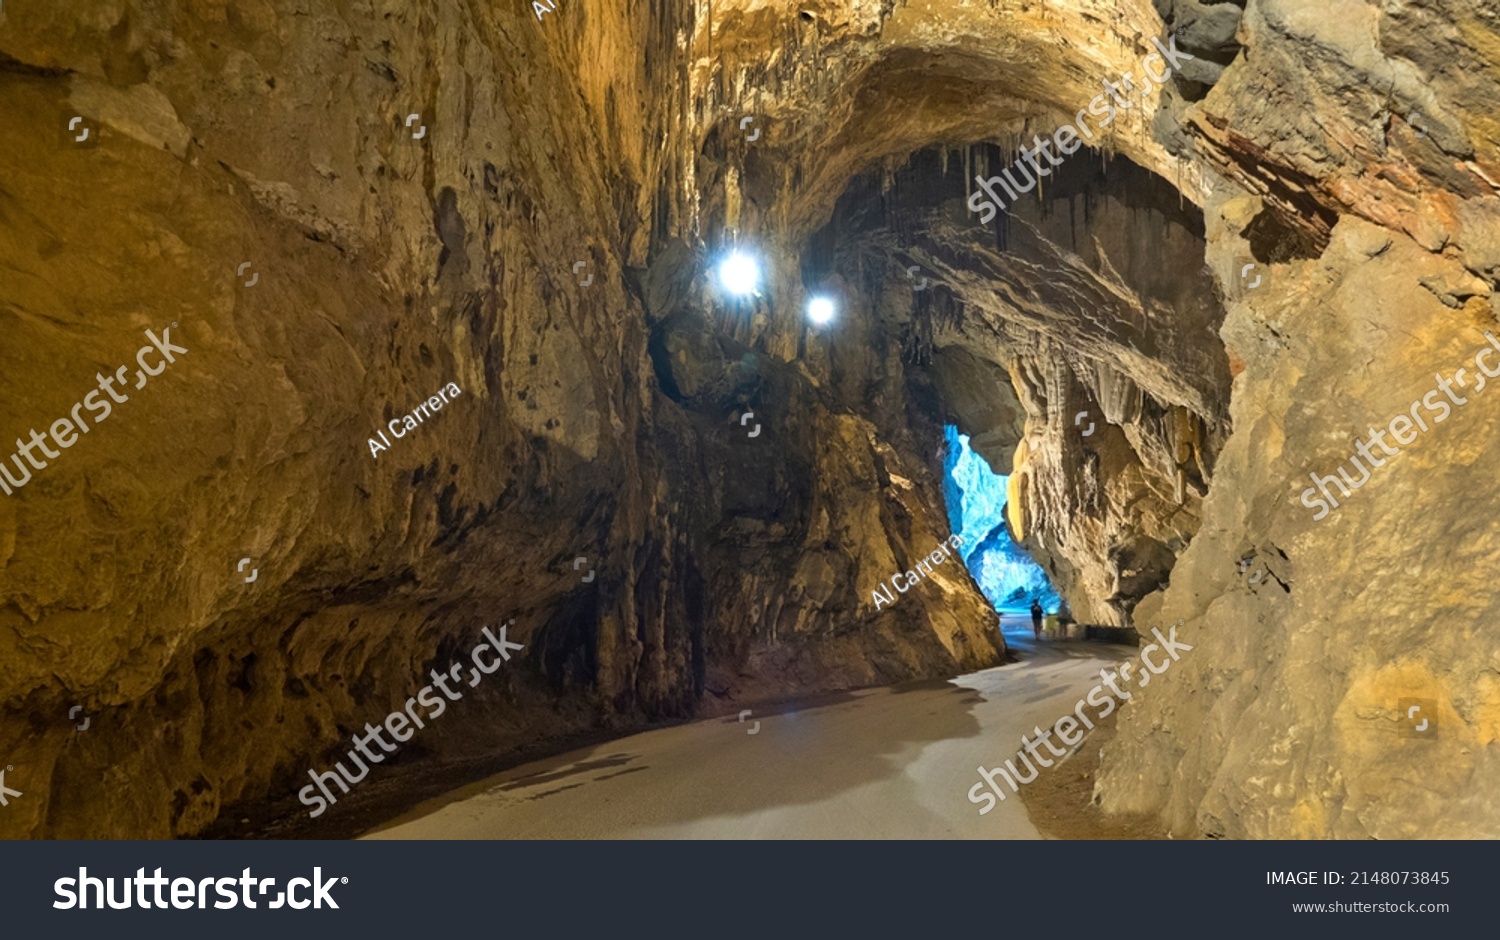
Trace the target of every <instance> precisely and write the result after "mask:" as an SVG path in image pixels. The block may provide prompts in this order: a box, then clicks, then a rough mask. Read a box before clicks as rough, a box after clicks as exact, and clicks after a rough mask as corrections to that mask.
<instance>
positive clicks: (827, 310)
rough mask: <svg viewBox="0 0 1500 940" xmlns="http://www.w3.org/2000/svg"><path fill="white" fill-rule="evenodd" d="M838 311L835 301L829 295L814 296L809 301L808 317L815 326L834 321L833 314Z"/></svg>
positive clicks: (825, 324)
mask: <svg viewBox="0 0 1500 940" xmlns="http://www.w3.org/2000/svg"><path fill="white" fill-rule="evenodd" d="M836 312H837V308H835V307H834V304H833V301H832V300H829V299H828V298H827V297H814V298H812V299H811V300H809V301H808V302H807V318H808V319H809V320H811V321H812V322H813V324H814V325H815V326H827V325H828V324H830V323H832V322H833V315H834V314H835V313H836Z"/></svg>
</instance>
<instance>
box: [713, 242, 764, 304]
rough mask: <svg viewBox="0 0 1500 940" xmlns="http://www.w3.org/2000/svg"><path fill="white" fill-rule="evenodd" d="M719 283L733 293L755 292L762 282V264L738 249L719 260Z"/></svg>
mask: <svg viewBox="0 0 1500 940" xmlns="http://www.w3.org/2000/svg"><path fill="white" fill-rule="evenodd" d="M719 283H720V284H722V285H724V289H725V290H727V291H729V292H730V293H731V294H741V295H743V294H753V293H755V288H756V285H758V284H759V283H760V266H759V265H757V264H756V263H755V259H753V258H750V257H748V256H747V255H742V254H740V253H739V252H738V251H736V252H733V253H732V254H730V255H729V257H727V258H725V259H724V260H723V261H721V262H719Z"/></svg>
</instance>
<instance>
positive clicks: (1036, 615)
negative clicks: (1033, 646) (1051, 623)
mask: <svg viewBox="0 0 1500 940" xmlns="http://www.w3.org/2000/svg"><path fill="white" fill-rule="evenodd" d="M1031 629H1033V630H1035V631H1036V638H1037V639H1038V640H1040V639H1041V638H1042V604H1041V602H1040V601H1038V600H1035V599H1033V600H1032V602H1031Z"/></svg>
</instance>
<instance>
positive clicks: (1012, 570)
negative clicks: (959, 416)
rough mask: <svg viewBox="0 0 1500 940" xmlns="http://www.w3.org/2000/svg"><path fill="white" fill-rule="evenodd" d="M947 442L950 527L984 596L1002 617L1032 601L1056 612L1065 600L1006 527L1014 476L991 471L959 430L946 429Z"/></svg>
mask: <svg viewBox="0 0 1500 940" xmlns="http://www.w3.org/2000/svg"><path fill="white" fill-rule="evenodd" d="M943 442H944V445H945V446H944V451H943V503H944V505H945V506H946V507H947V510H948V523H949V526H950V527H951V528H952V530H953V533H954V534H955V535H957V536H959V538H961V539H963V547H962V548H961V549H960V550H959V551H960V553H961V557H962V558H963V562H964V566H965V567H966V568H968V569H969V573H970V574H972V575H973V576H974V582H975V583H976V584H978V585H979V589H980V591H982V592H983V593H984V596H985V598H986V599H988V600H989V602H990V605H991V606H992V607H994V608H995V610H996V612H998V613H1016V612H1022V611H1025V610H1027V609H1028V608H1029V607H1030V606H1031V602H1032V601H1033V600H1038V601H1040V602H1041V604H1042V607H1043V608H1044V609H1045V610H1047V611H1048V612H1049V613H1050V612H1054V611H1056V610H1057V609H1058V606H1059V605H1060V604H1061V601H1062V599H1061V597H1059V596H1058V593H1057V590H1056V589H1055V588H1053V586H1052V582H1051V581H1049V580H1048V579H1047V574H1046V572H1044V571H1043V570H1042V568H1041V566H1040V565H1038V564H1037V563H1036V562H1035V561H1034V560H1033V559H1032V558H1031V556H1030V555H1028V554H1027V553H1026V550H1025V549H1023V548H1021V547H1020V546H1019V545H1017V544H1016V543H1015V540H1013V539H1012V538H1011V536H1010V530H1009V529H1008V528H1007V527H1006V525H1005V500H1006V486H1007V483H1008V482H1009V477H1007V476H1005V475H1004V474H999V473H996V472H995V471H994V470H993V469H991V467H990V465H989V462H988V461H986V460H985V459H984V457H982V456H980V455H979V454H978V453H976V452H975V451H974V449H973V448H971V447H970V446H969V436H968V435H967V434H960V433H959V430H958V428H957V427H956V426H954V425H951V424H949V425H945V426H944V427H943Z"/></svg>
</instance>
